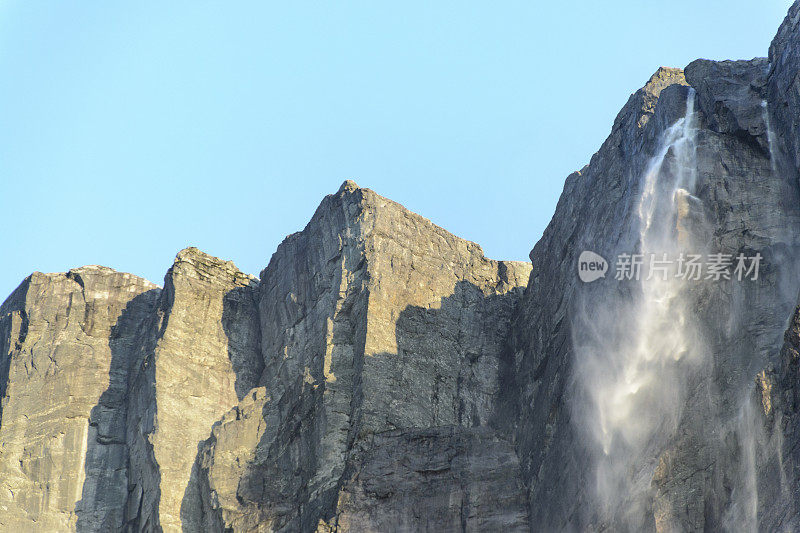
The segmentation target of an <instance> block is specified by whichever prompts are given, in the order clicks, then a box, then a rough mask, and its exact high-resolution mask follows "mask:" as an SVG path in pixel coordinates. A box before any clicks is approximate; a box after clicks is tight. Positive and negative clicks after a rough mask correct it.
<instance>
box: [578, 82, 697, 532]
mask: <svg viewBox="0 0 800 533" xmlns="http://www.w3.org/2000/svg"><path fill="white" fill-rule="evenodd" d="M696 133H697V117H696V115H695V110H694V91H693V90H692V89H690V90H689V95H688V99H687V104H686V114H685V116H684V117H683V118H681V119H679V120H678V121H677V122H676V123H675V124H673V125H672V126H671V127H670V128H669V129H667V130H666V131H665V132H664V134H663V137H662V141H661V144H660V147H659V150H658V152H657V154H656V156H655V157H653V159H652V160H651V161H650V163H649V165H648V167H647V170H646V172H645V173H644V175H643V178H642V192H641V197H640V199H639V202H638V209H637V211H636V215H637V217H638V222H639V225H640V231H639V235H638V241H639V243H638V245H639V253H640V254H642V255H643V258H644V261H645V262H644V265H643V266H642V271H641V277H640V280H639V281H638V287H637V288H636V290H635V291H634V295H633V296H632V297H631V298H619V297H618V294H611V295H608V298H607V302H606V304H607V307H610V309H607V310H608V311H610V313H608V315H610V316H613V317H614V321H615V322H614V323H613V324H611V323H610V324H605V325H603V326H608V327H607V328H606V327H597V326H595V328H596V329H594V330H592V331H589V332H588V333H587V332H585V331H582V332H581V333H580V338H577V339H573V340H574V342H576V354H577V361H578V362H577V370H576V371H577V374H576V375H577V379H578V383H579V384H580V385H581V386H583V388H584V390H585V392H586V396H587V398H588V400H589V403H590V404H591V407H590V411H591V413H593V414H589V415H587V416H586V419H587V421H586V422H587V424H588V425H589V426H590V428H591V430H592V433H593V435H592V436H593V437H594V439H595V441H596V443H597V445H598V450H597V453H596V465H595V466H596V468H597V495H598V498H599V503H600V504H601V508H602V510H603V513H604V514H605V518H604V520H607V521H610V522H617V523H621V524H624V525H625V526H626V527H627V528H629V529H632V530H636V529H640V528H641V527H642V523H641V520H642V517H643V516H644V514H645V507H646V505H647V497H648V491H649V490H650V482H651V479H652V477H653V472H654V469H655V468H656V464H655V459H654V458H656V457H657V456H658V455H659V453H660V452H661V451H662V450H663V448H664V446H665V444H666V443H667V441H668V439H669V438H670V437H671V436H672V435H673V434H674V432H675V430H676V429H677V426H678V423H679V420H680V416H681V411H682V406H683V404H684V403H685V399H686V384H687V381H688V378H689V377H690V376H691V375H693V374H694V373H695V372H697V370H698V369H699V368H700V367H701V366H702V365H703V363H704V361H706V360H707V350H706V349H705V347H704V343H703V339H702V336H701V334H700V332H699V331H698V330H697V329H696V324H697V322H698V321H697V319H696V317H695V316H694V313H693V311H692V309H691V305H690V301H691V297H690V296H689V293H688V291H689V288H690V285H691V284H692V283H694V282H693V281H690V280H686V279H682V278H680V277H679V276H677V274H678V272H677V271H676V267H677V265H676V263H672V264H669V263H663V264H662V266H664V265H666V266H665V268H666V269H667V270H664V271H662V270H658V269H654V268H653V267H655V266H656V264H657V262H658V261H659V260H662V259H664V258H665V257H666V258H667V259H672V260H675V259H676V258H680V257H681V254H683V257H684V258H686V257H688V255H689V254H700V253H702V250H699V249H698V247H699V243H698V242H696V241H698V240H699V239H697V238H696V237H695V232H696V227H697V225H698V221H701V220H702V218H703V216H702V206H701V204H700V202H699V200H697V198H695V197H694V196H693V192H694V190H695V185H696V182H697V153H696V151H697V146H696ZM665 254H666V256H665ZM619 283H624V282H622V281H620V282H619ZM628 283H637V282H635V281H630V282H628ZM582 327H583V325H581V328H582ZM590 328H591V327H590Z"/></svg>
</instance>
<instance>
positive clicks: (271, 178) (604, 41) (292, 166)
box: [0, 0, 791, 300]
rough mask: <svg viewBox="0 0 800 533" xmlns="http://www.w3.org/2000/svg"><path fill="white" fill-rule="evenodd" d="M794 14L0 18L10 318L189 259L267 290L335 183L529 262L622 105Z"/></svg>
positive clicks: (396, 11) (608, 6)
mask: <svg viewBox="0 0 800 533" xmlns="http://www.w3.org/2000/svg"><path fill="white" fill-rule="evenodd" d="M790 4H791V2H789V1H787V0H760V1H758V2H754V1H753V0H725V1H722V0H716V1H711V0H709V1H702V2H698V1H697V0H692V1H689V0H670V1H666V0H663V1H661V2H655V1H652V0H626V1H614V0H608V1H606V2H597V1H586V2H575V1H572V2H569V1H565V2H532V1H524V2H431V1H425V2H413V1H403V2H392V3H389V2H324V3H323V2H314V3H305V2H263V1H262V2H202V1H192V2H177V1H170V2H144V1H136V2H127V3H122V2H107V1H89V0H82V1H73V2H70V1H63V2H32V1H30V0H16V1H15V0H4V1H2V2H0V124H2V127H0V215H1V216H2V220H3V226H2V228H1V229H0V300H2V299H4V298H5V296H6V295H7V294H8V293H9V292H10V291H11V290H13V288H14V287H15V286H16V285H18V284H19V282H20V281H21V280H22V279H23V278H24V277H25V276H26V275H28V274H29V273H30V272H32V271H34V270H40V271H46V272H53V271H64V270H67V269H69V268H71V267H76V266H80V265H83V264H103V265H107V266H111V267H113V268H116V269H118V270H124V271H128V272H132V273H135V274H138V275H141V276H144V277H146V278H148V279H150V280H151V281H154V282H157V283H159V284H160V283H161V282H162V280H163V275H164V273H165V271H166V269H167V268H168V267H169V266H170V265H171V264H172V259H173V257H174V255H175V253H176V252H177V251H178V250H180V249H181V248H184V247H186V246H189V245H194V246H197V247H199V248H201V249H202V250H204V251H206V252H208V253H211V254H213V255H216V256H219V257H222V258H225V259H233V260H234V261H235V262H236V264H237V265H238V266H239V267H240V268H241V269H243V270H245V271H247V272H250V273H253V274H258V272H259V271H260V270H261V269H262V268H263V267H264V266H266V264H267V263H268V261H269V258H270V256H271V255H272V252H273V251H274V250H275V248H276V246H277V245H278V244H279V243H280V241H281V240H282V239H283V238H284V237H285V236H286V235H287V234H289V233H292V232H294V231H298V230H300V229H302V228H303V226H304V225H305V224H306V222H307V221H308V220H309V219H310V217H311V215H312V214H313V212H314V209H315V208H316V206H317V205H318V204H319V202H320V200H321V199H322V197H323V196H324V195H325V194H328V193H332V192H335V191H336V190H337V189H338V187H339V185H340V184H341V182H342V181H343V180H344V179H346V178H351V179H354V180H355V181H356V182H357V183H358V184H359V185H361V186H363V187H369V188H372V189H374V190H375V191H377V192H378V193H380V194H382V195H384V196H387V197H389V198H392V199H393V200H396V201H398V202H400V203H402V204H404V205H405V206H406V207H408V208H410V209H412V210H413V211H416V212H418V213H420V214H422V215H424V216H426V217H428V218H430V219H431V220H433V221H434V222H435V223H437V224H439V225H441V226H443V227H444V228H446V229H447V230H449V231H451V232H453V233H455V234H456V235H459V236H461V237H464V238H467V239H470V240H473V241H476V242H478V243H480V244H481V245H482V246H483V249H484V251H485V252H486V254H487V255H488V256H490V257H493V258H497V259H527V255H528V252H529V251H530V249H531V248H532V247H533V245H534V243H535V242H536V240H537V239H538V238H539V237H540V236H541V233H542V231H543V230H544V228H545V226H546V225H547V223H548V222H549V220H550V217H551V216H552V214H553V210H554V209H555V205H556V201H557V199H558V195H559V194H560V192H561V189H562V186H563V182H564V178H565V177H566V176H567V175H568V174H569V173H570V172H572V171H573V170H577V169H580V168H581V167H582V166H583V165H584V164H586V163H587V162H588V161H589V158H590V157H591V155H592V154H593V153H594V152H595V151H596V150H597V149H598V148H599V146H600V144H601V143H602V141H603V140H604V139H605V137H606V136H607V135H608V133H609V131H610V129H611V124H612V121H613V119H614V116H615V115H616V113H617V112H618V111H619V109H620V108H621V107H622V105H623V104H624V103H625V101H626V100H627V98H628V96H629V95H630V93H632V92H633V91H635V90H636V89H637V88H639V87H640V86H641V85H643V84H644V82H645V81H647V79H648V78H649V76H650V75H651V74H652V73H653V72H654V71H655V70H656V69H657V68H658V67H659V66H661V65H666V66H677V67H683V66H685V65H686V64H688V63H689V62H690V61H692V60H693V59H695V58H698V57H705V58H710V59H749V58H752V57H755V56H764V55H766V53H767V48H768V45H769V42H770V40H771V39H772V36H773V35H774V33H775V31H776V30H777V28H778V25H779V24H780V22H781V21H782V20H783V17H784V16H785V13H786V10H787V8H788V6H789V5H790Z"/></svg>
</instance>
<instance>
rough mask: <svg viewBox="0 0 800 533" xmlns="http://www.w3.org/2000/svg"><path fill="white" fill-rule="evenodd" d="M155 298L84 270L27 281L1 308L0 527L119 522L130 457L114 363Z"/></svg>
mask: <svg viewBox="0 0 800 533" xmlns="http://www.w3.org/2000/svg"><path fill="white" fill-rule="evenodd" d="M158 292H159V290H158V289H157V288H156V286H155V285H153V284H151V283H149V282H147V281H145V280H143V279H141V278H137V277H135V276H131V275H130V274H122V273H118V272H114V271H113V270H111V269H108V268H104V267H83V268H78V269H74V270H70V271H69V272H67V273H66V274H41V273H38V272H37V273H34V274H32V275H31V276H30V277H28V278H27V279H26V280H25V281H24V282H23V283H22V285H20V287H19V288H18V289H17V290H16V291H14V293H12V295H11V296H10V297H9V298H8V299H7V300H6V301H5V303H4V304H3V305H2V307H0V332H1V335H0V345H1V346H2V351H1V352H0V354H2V362H0V383H2V385H0V395H1V396H2V404H1V405H2V414H0V416H1V417H2V418H0V485H2V488H0V529H2V530H4V531H32V530H39V531H66V530H69V529H75V527H76V525H78V524H82V523H83V522H84V521H85V520H88V521H89V522H91V523H93V524H96V525H97V529H105V528H106V527H108V526H110V525H119V524H120V523H121V519H122V507H121V506H120V505H119V503H118V502H119V500H121V499H122V500H124V498H125V497H126V495H127V487H126V480H125V473H124V465H125V461H126V459H127V455H126V453H125V450H124V442H125V440H124V436H121V435H120V433H123V434H124V431H123V430H122V427H121V424H120V421H119V420H118V419H115V417H114V415H113V412H114V411H115V410H116V409H117V408H118V406H119V405H120V404H121V403H122V398H123V397H124V395H125V391H124V388H125V379H126V375H125V374H126V369H123V368H119V367H118V365H116V361H115V359H116V358H117V357H126V356H127V355H129V354H130V351H131V349H132V346H133V344H134V342H135V333H136V326H137V323H138V322H139V321H141V319H142V318H143V317H144V316H145V315H146V314H147V313H148V311H149V310H150V309H151V308H152V307H153V304H154V301H155V299H156V298H157V297H158ZM95 443H96V444H95ZM120 469H122V470H120ZM100 478H102V479H103V482H100V481H99V479H100Z"/></svg>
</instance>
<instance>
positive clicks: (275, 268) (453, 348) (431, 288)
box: [198, 182, 530, 531]
mask: <svg viewBox="0 0 800 533" xmlns="http://www.w3.org/2000/svg"><path fill="white" fill-rule="evenodd" d="M529 272H530V266H529V265H526V264H522V263H514V262H496V261H490V260H488V259H486V258H485V257H484V256H483V253H482V252H481V250H480V247H478V246H477V245H475V244H474V243H470V242H468V241H464V240H462V239H458V238H456V237H454V236H452V235H450V234H449V233H447V232H445V231H444V230H442V229H441V228H438V227H437V226H435V225H433V224H432V223H430V222H429V221H428V220H426V219H424V218H422V217H420V216H419V215H415V214H413V213H411V212H409V211H408V210H406V209H404V208H403V207H402V206H400V205H399V204H396V203H394V202H392V201H390V200H387V199H385V198H382V197H380V196H378V195H377V194H375V193H374V192H372V191H370V190H368V189H360V188H358V187H357V186H356V185H355V184H354V183H352V182H346V183H345V184H344V185H343V186H342V188H341V189H340V190H339V192H338V193H336V194H335V195H331V196H329V197H327V198H326V199H325V200H324V201H323V202H322V205H321V206H320V207H319V209H318V210H317V212H316V213H315V215H314V217H313V218H312V220H311V222H310V223H309V224H308V226H306V228H305V229H304V230H303V231H302V232H301V233H298V234H295V235H292V236H289V237H288V238H287V239H286V240H285V241H284V243H283V244H281V245H280V246H279V248H278V251H277V252H276V253H275V255H274V256H273V257H272V260H271V261H270V264H269V266H268V267H267V268H266V269H265V270H264V272H262V274H261V284H260V287H259V293H260V300H259V309H260V316H261V331H262V335H263V337H262V350H263V355H264V363H265V371H264V376H263V380H262V383H263V384H264V385H265V387H266V397H264V399H263V400H262V399H261V397H260V396H259V397H258V399H257V400H256V401H258V402H262V403H263V407H262V411H263V421H264V422H263V424H261V423H255V422H254V421H253V419H252V418H251V417H242V419H241V420H238V418H239V417H238V415H237V416H233V415H229V416H228V417H227V418H226V419H225V420H223V422H222V426H221V427H219V428H217V429H216V430H215V432H216V434H215V436H213V437H212V439H211V440H210V441H209V442H208V443H207V447H206V449H204V450H203V451H202V452H201V455H200V458H199V463H198V466H199V471H200V472H202V473H203V475H204V477H205V479H203V480H202V482H201V487H202V489H204V490H207V491H208V492H206V493H202V494H201V495H200V500H201V501H202V502H203V504H204V505H205V503H206V502H211V505H212V507H211V508H210V509H204V511H203V515H204V516H208V515H212V514H216V515H217V516H218V517H221V518H218V519H217V523H218V524H222V525H223V526H224V527H233V524H236V527H238V528H241V529H244V530H246V529H256V528H257V527H261V528H265V529H266V530H273V529H274V530H287V531H295V530H303V531H307V530H313V529H315V528H317V527H319V528H321V529H325V528H334V529H335V528H336V527H337V525H336V524H337V520H338V516H339V514H340V511H339V510H338V506H337V502H338V500H339V493H340V491H341V490H342V484H343V483H344V481H345V479H346V478H347V476H348V472H350V471H351V470H352V469H353V468H356V466H355V464H356V463H357V461H356V463H354V461H355V460H354V459H352V458H351V455H352V454H353V453H354V452H353V450H354V447H358V446H360V445H361V443H363V442H364V441H365V439H371V438H372V436H373V435H375V434H380V433H383V432H386V431H392V430H394V431H402V430H404V429H408V430H410V431H411V430H414V431H416V430H417V429H419V428H428V427H440V426H448V427H450V426H453V425H458V426H464V427H483V428H486V427H488V423H489V421H490V419H491V418H492V416H493V412H494V409H495V407H496V400H497V398H498V394H499V381H498V380H499V375H498V371H499V355H500V350H501V347H502V345H503V342H504V340H505V337H506V335H507V328H508V323H509V321H510V317H511V313H512V312H513V309H514V306H515V304H516V302H517V301H518V300H519V298H520V296H521V288H520V287H522V286H524V284H525V283H526V281H527V278H528V274H529ZM248 402H249V400H248ZM241 409H244V407H241ZM233 433H235V434H240V435H241V434H246V435H247V437H246V438H245V440H248V441H251V440H254V439H255V440H257V441H258V445H257V447H256V449H255V453H253V450H250V449H246V450H241V449H239V450H238V451H237V446H238V445H236V443H235V442H233V443H231V440H230V439H228V438H223V436H227V435H230V434H233ZM254 435H257V436H254ZM440 441H441V442H444V441H446V439H444V438H442V439H440ZM231 454H234V456H236V457H237V460H235V461H231V460H230V459H229V458H230V457H232V455H231ZM218 458H223V459H224V461H223V460H220V459H218ZM242 463H245V464H247V466H246V467H245V468H244V469H242V468H240V467H239V465H240V464H242ZM463 475H464V476H467V477H468V473H464V474H463ZM476 475H477V473H476ZM237 477H238V480H237ZM404 512H408V513H411V512H414V511H413V509H411V508H410V507H409V508H408V509H406V510H405V511H404ZM499 512H502V511H499ZM226 517H229V518H226ZM409 520H410V518H409ZM409 523H413V522H409ZM375 527H378V526H377V525H376V526H375Z"/></svg>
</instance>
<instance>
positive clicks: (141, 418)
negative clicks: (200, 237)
mask: <svg viewBox="0 0 800 533" xmlns="http://www.w3.org/2000/svg"><path fill="white" fill-rule="evenodd" d="M256 284H257V283H256V280H255V278H253V277H252V276H248V275H246V274H243V273H242V272H240V271H239V270H238V269H237V268H236V267H235V265H234V264H233V263H231V262H226V261H222V260H219V259H217V258H214V257H211V256H209V255H206V254H204V253H202V252H200V251H199V250H197V249H196V248H187V249H186V250H183V251H181V252H180V253H178V255H177V257H176V259H175V263H174V264H173V266H172V268H170V270H169V272H168V273H167V276H166V278H165V284H164V285H165V288H164V292H163V295H162V298H161V302H160V305H159V309H158V312H157V314H156V316H155V317H154V320H153V321H152V324H151V331H150V334H149V335H150V338H149V340H148V339H144V340H143V350H142V353H141V359H140V361H139V362H138V368H137V374H136V377H135V378H134V379H133V380H132V385H131V394H130V396H131V402H130V407H129V415H128V442H129V444H130V455H131V459H130V461H131V483H130V491H131V497H130V501H129V502H128V515H129V516H128V518H129V521H130V525H131V526H132V527H133V528H135V529H140V530H149V529H151V528H155V527H158V526H160V527H161V528H162V529H163V530H164V531H180V530H181V528H182V527H184V524H182V520H183V521H184V522H192V521H193V520H199V518H200V516H199V512H197V510H195V509H192V508H190V507H189V508H187V507H186V506H184V508H183V509H182V503H183V500H184V496H185V493H186V491H187V490H191V489H187V487H189V484H190V477H191V473H192V466H193V464H194V460H195V457H196V455H197V445H198V443H199V442H201V441H203V440H205V439H206V438H208V434H209V431H210V428H211V426H212V424H213V423H214V422H215V421H217V420H218V419H219V418H220V417H221V416H222V415H223V414H224V413H225V412H227V411H228V410H230V409H231V407H233V406H234V405H236V403H237V401H238V400H239V399H240V398H241V397H243V396H244V394H245V393H246V392H247V391H248V390H250V389H251V388H252V387H253V386H254V385H255V383H256V381H257V379H258V376H259V375H260V373H261V369H262V367H263V363H262V360H261V357H260V354H259V350H258V345H259V333H258V321H257V317H258V314H257V311H256V309H255V305H254V299H253V295H252V291H253V290H254V288H255V286H256Z"/></svg>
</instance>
